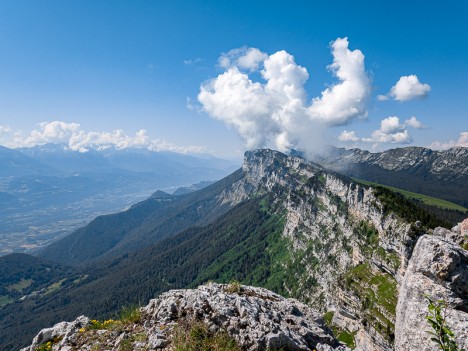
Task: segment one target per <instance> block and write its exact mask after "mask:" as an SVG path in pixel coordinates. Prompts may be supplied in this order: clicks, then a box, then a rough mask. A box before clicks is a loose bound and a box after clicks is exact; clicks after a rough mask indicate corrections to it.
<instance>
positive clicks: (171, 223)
mask: <svg viewBox="0 0 468 351" xmlns="http://www.w3.org/2000/svg"><path fill="white" fill-rule="evenodd" d="M241 176H242V172H241V171H237V172H235V173H233V174H232V175H230V176H228V177H226V178H224V179H223V180H221V181H219V182H217V183H215V184H213V185H210V186H208V187H206V188H204V189H202V190H201V191H198V192H195V193H190V194H187V195H182V196H171V195H169V194H166V193H164V192H162V191H158V192H156V193H154V194H153V196H151V197H150V198H149V199H147V200H145V201H142V202H140V203H138V204H136V205H134V206H132V207H131V208H130V209H129V210H127V211H124V212H119V213H116V214H112V215H107V216H100V217H97V218H96V219H95V220H93V221H92V222H91V223H90V224H88V225H87V226H85V227H83V228H80V229H78V230H77V231H75V232H74V233H72V234H71V235H69V236H67V237H65V238H63V239H61V240H59V241H57V242H55V243H53V244H52V245H50V246H48V247H47V248H45V249H44V250H42V251H41V252H39V256H41V257H44V258H47V259H51V260H54V261H56V262H59V263H62V264H66V265H79V264H82V263H87V264H89V262H90V261H92V260H97V259H103V258H106V259H107V258H112V257H118V256H121V255H124V254H128V253H131V252H135V251H138V250H139V249H142V248H145V247H147V246H149V245H151V244H154V243H156V242H158V241H160V240H163V239H164V238H167V237H169V236H171V235H174V234H177V233H179V232H180V231H182V230H184V229H186V228H188V227H189V226H192V225H203V224H206V223H208V222H209V221H211V220H213V219H215V218H216V217H218V216H219V215H221V214H223V213H225V212H226V211H227V210H228V209H229V206H219V204H218V203H217V198H216V196H217V195H219V194H220V193H221V192H222V191H223V190H224V189H225V187H226V186H227V185H228V184H231V183H232V182H234V181H236V180H238V179H239V178H240V177H241Z"/></svg>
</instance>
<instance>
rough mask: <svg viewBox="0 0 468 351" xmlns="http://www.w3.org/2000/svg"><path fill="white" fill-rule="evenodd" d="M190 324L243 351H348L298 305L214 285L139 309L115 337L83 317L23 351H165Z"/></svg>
mask: <svg viewBox="0 0 468 351" xmlns="http://www.w3.org/2000/svg"><path fill="white" fill-rule="evenodd" d="M195 320H196V321H199V322H202V323H204V324H205V325H206V326H207V327H208V329H209V330H210V331H211V332H213V333H215V332H217V331H221V330H222V331H224V332H227V333H228V335H229V336H231V337H233V338H234V339H235V340H236V341H237V342H238V344H239V345H240V346H241V347H242V349H244V350H252V351H253V350H265V349H271V350H279V349H282V350H297V351H299V350H304V351H305V350H311V349H312V350H313V349H315V350H317V351H332V350H340V351H347V350H348V351H349V349H348V348H347V347H345V346H343V345H341V344H340V343H339V342H338V341H337V340H335V339H334V338H333V337H332V336H331V334H330V333H329V331H328V329H327V328H326V327H324V326H323V323H322V321H321V319H320V317H319V316H318V315H317V314H316V313H315V312H314V311H313V310H312V309H311V308H310V307H308V306H306V305H304V304H302V303H300V302H299V301H297V300H293V299H285V298H283V297H281V296H280V295H277V294H275V293H273V292H271V291H269V290H266V289H261V288H255V287H250V286H240V285H239V286H238V285H218V284H208V285H204V286H200V287H199V288H197V289H194V290H171V291H169V292H166V293H164V294H162V295H161V296H160V297H159V298H157V299H154V300H151V301H150V303H149V304H148V305H147V306H146V307H144V308H142V309H141V319H140V320H139V321H138V322H137V323H135V324H134V325H130V326H126V327H125V328H123V329H121V330H120V331H117V332H116V328H107V329H109V330H107V329H106V328H105V325H104V326H103V327H102V328H99V329H100V330H97V331H96V330H94V329H90V328H89V325H90V321H89V319H88V318H86V317H79V318H78V319H77V320H76V321H74V322H71V323H66V322H62V323H59V324H57V325H55V326H54V327H53V328H48V329H44V330H42V331H41V332H40V333H39V334H38V335H37V336H36V338H35V339H34V341H33V343H32V345H31V346H29V347H27V348H24V349H23V350H22V351H34V350H35V349H36V347H38V346H40V345H42V344H44V343H47V342H49V341H50V342H51V344H52V349H53V350H61V351H71V350H78V349H79V350H90V349H92V348H93V347H94V349H95V348H97V347H98V346H99V347H102V348H103V349H106V350H119V349H120V348H121V347H122V345H123V344H122V343H123V342H124V340H131V342H130V344H129V343H128V342H127V344H126V345H127V347H131V349H132V350H148V349H150V350H155V349H165V348H167V349H169V348H170V347H171V339H172V333H173V331H174V329H175V328H176V326H177V324H178V323H180V322H181V321H188V322H193V321H195ZM91 324H92V323H91ZM135 334H137V335H138V337H135ZM99 349H100V348H99Z"/></svg>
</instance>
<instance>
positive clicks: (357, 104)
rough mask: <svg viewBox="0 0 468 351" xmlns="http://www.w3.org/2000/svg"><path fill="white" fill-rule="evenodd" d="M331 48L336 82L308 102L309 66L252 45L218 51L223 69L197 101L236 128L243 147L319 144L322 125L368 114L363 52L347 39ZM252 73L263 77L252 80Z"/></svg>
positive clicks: (284, 147)
mask: <svg viewBox="0 0 468 351" xmlns="http://www.w3.org/2000/svg"><path fill="white" fill-rule="evenodd" d="M331 50H332V55H333V63H332V64H331V65H330V66H329V69H330V71H331V72H332V73H333V75H334V76H335V77H336V78H338V80H339V81H338V83H336V84H335V85H333V86H331V87H329V88H327V89H326V90H324V91H323V92H322V94H321V96H320V97H316V98H314V99H312V100H311V101H309V102H308V101H307V94H306V91H305V88H304V85H305V83H306V82H307V80H308V78H309V73H308V72H307V69H306V68H304V67H302V66H299V65H298V64H296V62H295V59H294V57H293V56H292V55H291V54H289V53H288V52H286V51H284V50H281V51H278V52H276V53H274V54H272V55H267V54H265V53H263V52H261V51H260V50H258V49H255V48H240V49H234V50H231V51H230V52H228V53H227V54H223V55H221V57H220V59H219V64H220V66H221V67H223V68H225V71H224V72H223V73H222V74H220V75H218V76H217V77H216V78H214V79H212V80H209V81H207V82H205V83H203V84H202V85H201V87H200V92H199V94H198V100H199V102H200V103H201V105H202V108H203V110H204V111H205V112H207V113H208V114H209V115H210V116H211V117H213V118H216V119H219V120H221V121H223V122H224V123H225V124H226V125H228V126H230V127H232V128H234V129H235V130H236V131H237V132H238V133H239V135H240V136H241V137H242V138H243V139H244V141H245V143H246V146H247V148H256V147H262V146H269V145H274V146H275V147H276V148H277V149H279V150H281V151H286V150H288V149H290V148H292V147H299V148H305V149H307V148H308V147H309V146H310V145H313V144H314V143H315V144H318V142H317V140H316V139H317V138H319V136H320V134H321V133H320V131H321V130H323V129H324V128H326V127H331V126H338V125H345V124H348V123H350V122H351V121H353V120H354V119H355V118H363V117H366V116H367V110H366V102H367V100H368V97H369V95H370V91H371V83H370V79H369V77H368V75H367V73H366V72H365V68H364V55H363V54H362V52H361V51H359V50H354V51H351V50H349V48H348V40H347V38H344V39H341V38H339V39H337V40H336V41H334V42H333V43H332V44H331ZM254 72H257V73H259V74H260V76H261V78H262V79H263V81H254V80H253V79H252V78H251V76H250V74H251V73H254Z"/></svg>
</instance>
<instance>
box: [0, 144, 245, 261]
mask: <svg viewBox="0 0 468 351" xmlns="http://www.w3.org/2000/svg"><path fill="white" fill-rule="evenodd" d="M0 164H1V165H2V167H0V255H2V254H6V253H9V252H24V251H30V250H33V249H35V248H37V247H42V246H45V245H46V244H48V243H50V242H51V241H53V240H56V239H57V238H59V237H62V236H64V235H65V234H67V233H70V232H71V231H72V230H74V229H76V228H79V227H81V226H84V225H85V224H86V223H87V222H89V221H90V220H92V219H93V218H95V217H96V216H98V215H101V214H105V213H112V212H116V211H121V210H124V209H126V208H128V207H130V206H131V205H132V204H134V203H136V202H138V201H141V200H143V199H145V198H147V197H148V196H150V195H151V194H152V193H154V191H155V190H157V189H167V190H169V191H171V192H172V191H173V190H174V189H177V188H179V187H181V186H190V185H191V184H193V183H198V182H200V181H213V180H217V179H220V178H222V177H224V176H226V175H227V174H229V173H231V172H232V170H233V169H235V168H237V167H238V166H237V165H235V163H233V162H230V161H225V160H221V159H218V158H215V157H212V156H207V155H200V157H198V156H197V155H179V154H176V153H170V152H164V153H162V152H151V151H148V150H142V149H125V150H117V149H106V150H90V151H89V152H84V153H81V152H77V151H72V150H69V149H67V148H66V147H65V145H57V144H47V145H42V146H36V147H33V148H21V149H15V150H12V149H8V148H4V147H2V148H0Z"/></svg>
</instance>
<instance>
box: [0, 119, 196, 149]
mask: <svg viewBox="0 0 468 351" xmlns="http://www.w3.org/2000/svg"><path fill="white" fill-rule="evenodd" d="M3 130H5V131H6V132H8V133H6V132H5V133H3V132H2V131H3ZM5 135H6V136H10V138H9V139H7V140H4V139H5V138H2V136H5ZM0 141H1V142H2V144H3V145H5V146H8V147H33V146H36V145H44V144H48V143H55V144H58V143H60V144H66V145H67V146H68V148H69V149H71V150H74V151H79V152H87V151H89V150H91V149H95V150H103V149H107V148H116V149H126V148H145V149H148V150H152V151H173V152H180V153H187V152H190V153H200V152H204V148H203V147H200V146H178V145H175V144H172V143H169V142H167V141H164V140H160V139H152V138H150V137H149V136H148V133H147V131H146V130H144V129H141V130H139V131H138V132H136V133H135V135H134V136H130V135H127V134H126V133H125V132H124V131H123V130H121V129H118V130H113V131H110V132H96V131H91V132H86V131H84V130H83V129H82V128H81V126H80V125H79V124H78V123H66V122H61V121H53V122H42V123H39V124H38V129H34V130H32V131H31V132H30V133H29V135H27V136H26V137H22V136H21V133H20V132H18V131H17V132H15V133H13V131H12V130H11V129H9V128H7V127H3V126H0Z"/></svg>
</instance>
